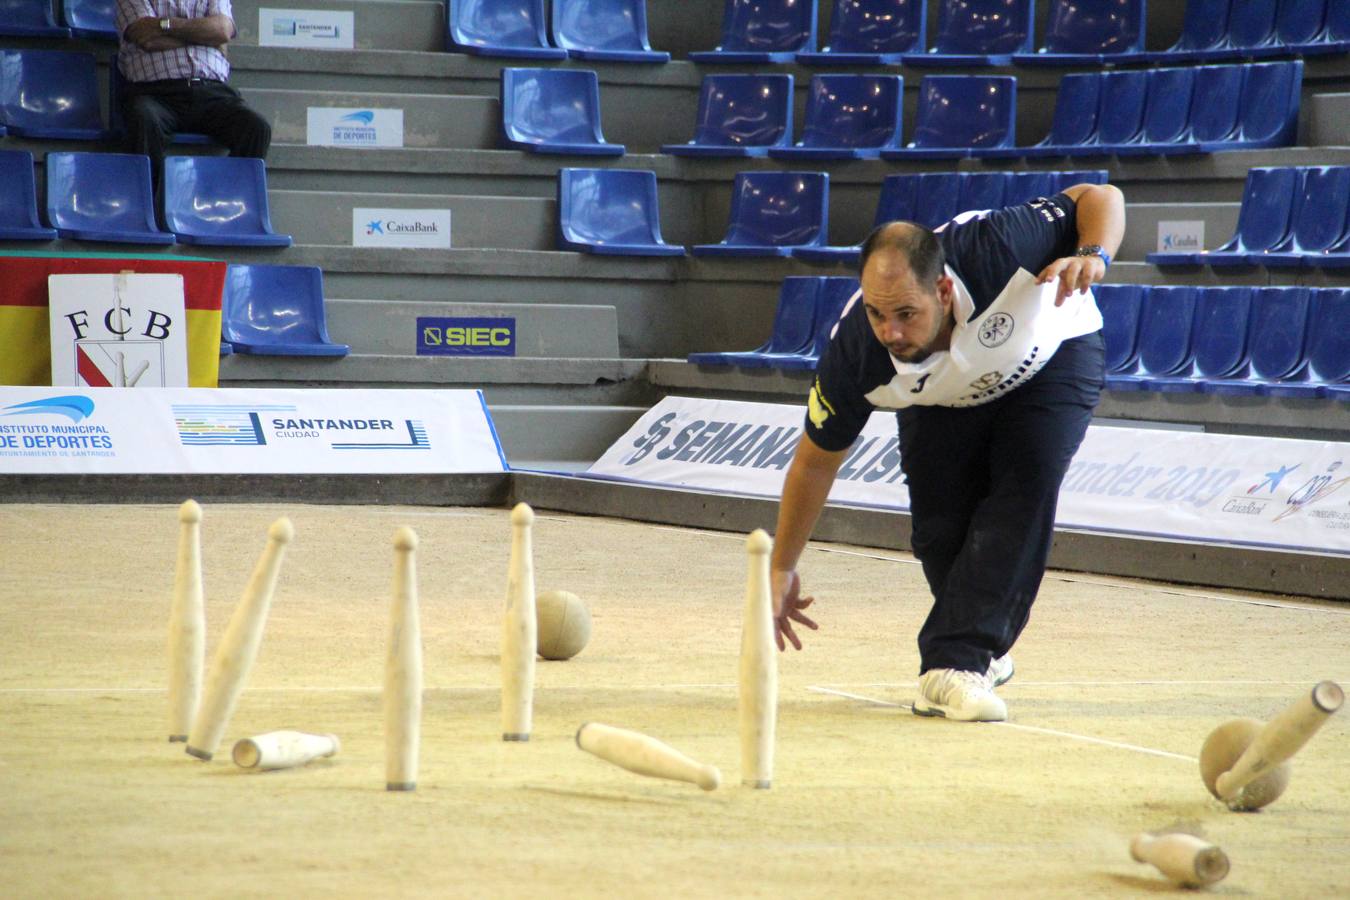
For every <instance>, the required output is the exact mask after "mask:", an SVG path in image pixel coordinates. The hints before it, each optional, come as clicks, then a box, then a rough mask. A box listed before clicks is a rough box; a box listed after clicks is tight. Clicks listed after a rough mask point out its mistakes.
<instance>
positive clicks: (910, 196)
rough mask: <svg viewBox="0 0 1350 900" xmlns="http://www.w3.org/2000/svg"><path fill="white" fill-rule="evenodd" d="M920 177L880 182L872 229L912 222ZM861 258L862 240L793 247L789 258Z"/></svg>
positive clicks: (888, 178) (889, 177) (889, 178)
mask: <svg viewBox="0 0 1350 900" xmlns="http://www.w3.org/2000/svg"><path fill="white" fill-rule="evenodd" d="M953 174H955V173H953ZM923 177H924V176H923V175H915V174H902V175H887V176H886V177H885V178H884V179H883V180H882V182H881V191H880V192H879V193H878V194H877V211H876V213H875V215H874V216H873V217H872V227H873V228H876V227H877V226H878V225H881V224H883V223H886V222H894V221H896V220H904V221H906V222H911V221H914V216H915V205H914V204H915V199H916V197H917V195H918V190H919V180H920V179H921V178H923ZM864 239H865V238H864ZM861 256H862V241H859V242H858V243H856V244H853V245H850V246H843V247H838V246H832V247H794V248H793V250H792V258H793V259H805V260H809V261H811V262H845V263H857V262H858V259H859V257H861Z"/></svg>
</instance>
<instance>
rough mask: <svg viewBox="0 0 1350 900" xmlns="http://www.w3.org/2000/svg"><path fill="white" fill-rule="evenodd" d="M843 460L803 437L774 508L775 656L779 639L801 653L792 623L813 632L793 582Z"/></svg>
mask: <svg viewBox="0 0 1350 900" xmlns="http://www.w3.org/2000/svg"><path fill="white" fill-rule="evenodd" d="M847 455H848V450H847V449H845V450H838V451H832V450H822V449H821V448H820V447H818V446H816V444H815V442H814V441H812V440H811V438H810V437H807V436H805V435H803V436H802V439H801V442H800V443H798V444H797V452H796V453H795V454H794V455H793V457H792V464H791V465H790V466H789V467H788V471H787V477H786V478H785V479H784V481H783V498H782V500H780V501H779V504H778V525H777V527H776V529H775V531H774V540H773V556H772V557H770V561H769V569H770V572H771V573H772V580H773V615H774V624H775V626H776V629H777V634H776V635H775V637H776V639H777V641H778V648H779V649H780V650H781V649H783V647H784V644H783V639H784V638H785V637H786V638H787V640H789V641H791V642H792V646H793V647H796V648H797V649H798V650H800V649H801V648H802V644H801V641H800V640H798V638H797V634H796V632H795V631H794V630H793V628H792V623H793V622H794V621H795V622H799V623H801V624H803V625H806V626H807V627H808V628H815V627H816V624H815V623H814V622H812V621H811V620H810V619H808V618H807V617H806V616H805V615H803V614H802V612H801V610H803V609H805V608H806V607H808V606H810V605H811V601H812V599H813V598H811V597H807V598H805V599H804V600H803V599H802V598H800V597H799V596H798V591H799V589H800V586H801V581H800V579H798V578H797V573H796V569H797V561H798V560H799V559H800V558H801V555H802V551H803V550H805V549H806V542H807V541H808V540H810V538H811V532H812V530H813V529H814V528H815V527H816V520H817V519H818V518H820V511H821V510H822V509H823V508H824V507H825V500H826V498H827V497H828V496H829V494H830V488H831V487H833V486H834V478H835V475H836V474H838V472H839V467H840V466H841V465H843V463H844V458H845V457H846V456H847Z"/></svg>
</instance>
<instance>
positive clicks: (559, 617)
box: [534, 591, 591, 659]
mask: <svg viewBox="0 0 1350 900" xmlns="http://www.w3.org/2000/svg"><path fill="white" fill-rule="evenodd" d="M534 609H535V617H536V621H537V623H538V630H537V632H536V634H537V637H538V648H539V655H540V656H542V657H543V658H544V659H571V658H572V657H574V656H576V655H577V654H578V653H580V652H581V651H582V650H583V649H585V647H586V643H587V642H588V641H589V640H590V639H591V613H590V610H588V609H587V608H586V604H584V603H582V602H581V598H580V597H578V596H577V595H576V594H573V593H572V592H571V591H541V592H540V593H538V594H537V595H535V598H534Z"/></svg>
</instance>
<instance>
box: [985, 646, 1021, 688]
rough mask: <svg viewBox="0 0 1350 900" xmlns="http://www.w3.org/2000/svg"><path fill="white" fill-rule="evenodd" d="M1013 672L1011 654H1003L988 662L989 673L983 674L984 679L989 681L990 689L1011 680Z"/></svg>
mask: <svg viewBox="0 0 1350 900" xmlns="http://www.w3.org/2000/svg"><path fill="white" fill-rule="evenodd" d="M1013 671H1014V667H1013V660H1012V654H1011V653H1005V654H1003V655H1002V656H1000V657H999V658H998V659H993V660H990V661H989V671H988V672H985V673H984V677H985V678H988V679H989V684H990V686H991V687H998V686H1000V685H1004V684H1007V683H1008V682H1009V681H1011V680H1012V677H1013Z"/></svg>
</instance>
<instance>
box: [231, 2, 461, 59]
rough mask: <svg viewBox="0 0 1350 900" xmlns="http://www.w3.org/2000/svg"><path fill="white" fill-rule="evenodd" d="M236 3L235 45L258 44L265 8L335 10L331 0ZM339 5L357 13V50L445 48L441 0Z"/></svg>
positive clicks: (354, 33)
mask: <svg viewBox="0 0 1350 900" xmlns="http://www.w3.org/2000/svg"><path fill="white" fill-rule="evenodd" d="M233 6H234V24H235V27H236V28H237V29H239V34H238V35H237V36H236V37H235V39H234V44H235V45H248V44H252V45H255V46H256V45H257V44H258V29H259V23H260V16H259V11H260V10H262V9H272V10H275V9H297V10H302V9H303V10H323V11H332V10H333V9H334V4H333V3H331V2H329V0H285V2H284V3H277V2H275V0H236V2H235V3H234V4H233ZM338 6H339V8H340V9H341V10H343V11H347V10H350V11H352V12H353V13H354V21H355V28H354V30H353V39H354V44H355V47H356V48H357V49H360V50H416V51H423V52H440V51H442V50H444V49H445V3H443V2H439V0H346V2H344V3H341V4H338ZM286 49H290V48H286ZM320 52H324V51H320Z"/></svg>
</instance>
